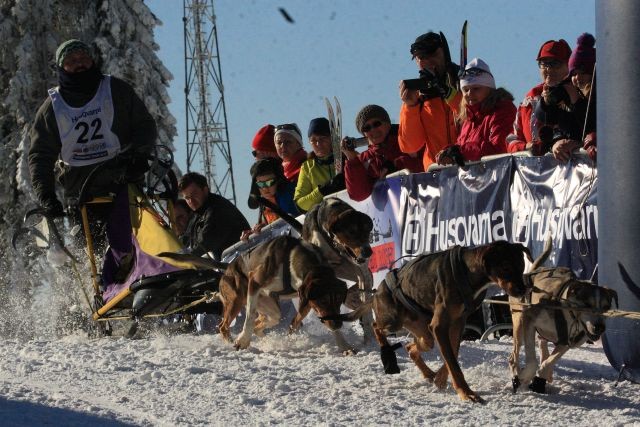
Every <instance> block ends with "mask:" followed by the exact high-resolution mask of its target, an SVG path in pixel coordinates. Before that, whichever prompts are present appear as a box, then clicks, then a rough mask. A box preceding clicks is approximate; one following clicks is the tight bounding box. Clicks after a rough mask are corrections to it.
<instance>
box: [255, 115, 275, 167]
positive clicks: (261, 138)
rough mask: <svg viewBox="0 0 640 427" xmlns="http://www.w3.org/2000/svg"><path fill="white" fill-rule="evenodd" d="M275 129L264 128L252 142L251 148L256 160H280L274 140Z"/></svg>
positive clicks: (267, 126)
mask: <svg viewBox="0 0 640 427" xmlns="http://www.w3.org/2000/svg"><path fill="white" fill-rule="evenodd" d="M274 132H275V127H274V126H273V125H269V124H267V125H264V126H262V127H261V128H260V129H259V130H258V132H257V133H256V135H255V136H254V137H253V141H251V148H253V151H252V152H251V154H253V157H254V158H255V159H256V160H262V159H267V158H276V159H279V158H280V157H279V156H278V151H277V150H276V145H275V143H274V141H273V139H274Z"/></svg>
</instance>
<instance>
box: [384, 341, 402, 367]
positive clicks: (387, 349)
mask: <svg viewBox="0 0 640 427" xmlns="http://www.w3.org/2000/svg"><path fill="white" fill-rule="evenodd" d="M401 346H402V344H401V343H396V344H394V345H383V346H382V347H380V359H382V366H384V373H385V374H399V373H400V368H399V367H398V359H397V358H396V349H397V348H400V347H401Z"/></svg>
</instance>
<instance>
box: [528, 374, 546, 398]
mask: <svg viewBox="0 0 640 427" xmlns="http://www.w3.org/2000/svg"><path fill="white" fill-rule="evenodd" d="M546 385H547V380H545V379H544V378H540V377H534V378H533V381H531V384H529V390H531V391H533V392H535V393H543V394H544V393H546V392H547V391H546Z"/></svg>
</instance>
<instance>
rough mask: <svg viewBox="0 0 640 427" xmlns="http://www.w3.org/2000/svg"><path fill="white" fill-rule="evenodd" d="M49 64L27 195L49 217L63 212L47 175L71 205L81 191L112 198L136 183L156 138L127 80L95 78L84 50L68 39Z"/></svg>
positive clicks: (151, 122) (94, 69)
mask: <svg viewBox="0 0 640 427" xmlns="http://www.w3.org/2000/svg"><path fill="white" fill-rule="evenodd" d="M55 62H56V69H57V72H58V86H56V87H54V88H52V89H49V96H48V97H47V99H46V100H45V101H44V102H43V103H42V105H41V106H40V108H39V109H38V111H37V113H36V116H35V119H34V122H33V125H32V127H31V130H30V134H29V136H30V139H31V147H30V149H29V171H30V174H31V183H32V185H33V190H34V192H35V195H36V197H37V198H38V202H39V203H40V206H42V208H44V210H45V212H46V214H48V215H50V216H53V217H56V216H62V215H63V214H64V209H63V205H62V203H61V202H60V200H59V199H58V197H57V196H56V189H55V182H56V179H54V175H55V177H56V178H57V180H58V181H59V182H60V183H61V184H62V186H63V188H64V197H65V199H66V201H67V202H68V203H69V204H70V205H75V204H76V201H77V199H78V197H79V195H80V192H81V189H82V188H83V187H84V194H83V196H84V197H85V198H86V199H91V198H93V197H96V196H106V195H109V194H112V193H116V192H117V191H119V189H120V188H122V186H123V185H124V184H126V183H127V182H138V181H140V180H141V179H142V178H143V176H144V173H145V172H146V171H147V170H148V168H149V166H148V163H147V158H148V157H149V155H150V153H151V151H152V150H153V147H154V145H155V141H156V136H157V131H156V124H155V121H154V120H153V117H151V114H149V111H148V110H147V108H146V107H145V105H144V103H143V102H142V100H141V99H140V98H139V97H138V95H136V93H135V91H134V90H133V88H132V87H131V86H130V85H129V84H128V83H126V82H124V81H123V80H120V79H118V78H116V77H113V76H109V75H104V74H102V72H101V71H100V68H99V67H98V65H97V64H96V62H95V60H94V57H93V54H92V51H91V48H90V47H89V45H87V44H86V43H84V42H82V41H80V40H76V39H71V40H67V41H65V42H64V43H62V44H60V46H59V47H58V48H57V50H56V54H55ZM74 213H75V212H74ZM100 216H106V214H105V215H100Z"/></svg>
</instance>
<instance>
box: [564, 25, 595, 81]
mask: <svg viewBox="0 0 640 427" xmlns="http://www.w3.org/2000/svg"><path fill="white" fill-rule="evenodd" d="M595 44H596V39H595V38H594V37H593V36H592V35H591V34H589V33H583V34H582V35H580V37H578V44H577V46H576V50H574V51H573V53H572V54H571V58H569V74H574V73H575V71H577V70H581V71H584V72H585V73H589V74H593V67H594V66H595V64H596V48H595V47H594V46H595Z"/></svg>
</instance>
